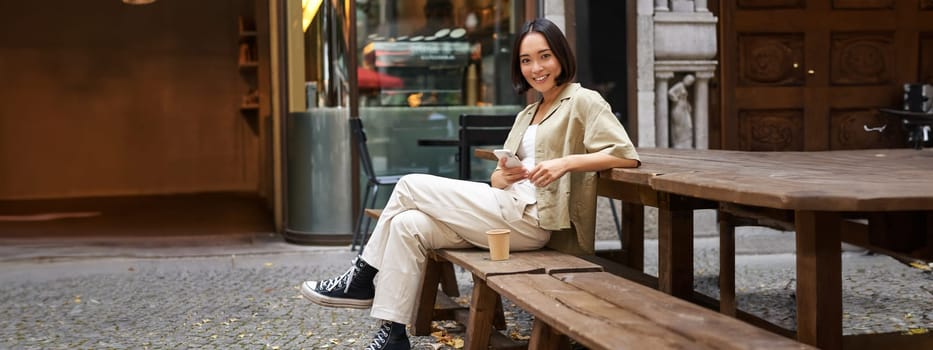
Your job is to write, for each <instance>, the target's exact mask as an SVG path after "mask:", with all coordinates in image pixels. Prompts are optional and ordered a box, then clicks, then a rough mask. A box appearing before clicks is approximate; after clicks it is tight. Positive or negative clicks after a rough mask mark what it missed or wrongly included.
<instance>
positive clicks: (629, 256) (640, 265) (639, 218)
mask: <svg viewBox="0 0 933 350" xmlns="http://www.w3.org/2000/svg"><path fill="white" fill-rule="evenodd" d="M622 252H623V253H624V256H625V261H621V263H623V264H624V265H626V266H628V267H631V268H633V269H635V270H637V271H639V272H644V271H645V206H644V205H641V204H635V203H628V202H622Z"/></svg>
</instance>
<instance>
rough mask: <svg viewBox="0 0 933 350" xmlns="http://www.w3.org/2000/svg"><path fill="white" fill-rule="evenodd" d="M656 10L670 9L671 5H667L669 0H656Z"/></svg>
mask: <svg viewBox="0 0 933 350" xmlns="http://www.w3.org/2000/svg"><path fill="white" fill-rule="evenodd" d="M654 10H655V11H670V10H671V9H670V7H667V0H654Z"/></svg>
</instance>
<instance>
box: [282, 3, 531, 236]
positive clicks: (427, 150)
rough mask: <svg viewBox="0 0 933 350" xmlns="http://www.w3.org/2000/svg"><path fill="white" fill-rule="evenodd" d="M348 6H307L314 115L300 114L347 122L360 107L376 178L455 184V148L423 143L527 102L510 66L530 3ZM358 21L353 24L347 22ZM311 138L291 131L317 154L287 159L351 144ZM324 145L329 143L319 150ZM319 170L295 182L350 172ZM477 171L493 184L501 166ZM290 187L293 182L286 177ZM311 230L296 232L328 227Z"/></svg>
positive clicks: (306, 68)
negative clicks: (429, 177) (474, 118)
mask: <svg viewBox="0 0 933 350" xmlns="http://www.w3.org/2000/svg"><path fill="white" fill-rule="evenodd" d="M349 1H355V3H353V5H355V11H354V13H353V14H352V16H353V20H350V17H351V14H348V12H350V11H352V10H353V9H354V7H351V6H349V4H348V3H347V2H346V1H328V0H324V1H321V0H318V1H314V0H306V1H303V4H302V5H303V8H304V9H305V10H304V11H303V12H304V13H305V16H310V17H306V18H304V24H305V26H303V28H302V29H303V30H304V33H303V37H304V40H303V42H304V45H305V49H304V65H303V72H302V73H300V75H299V76H301V75H303V76H304V78H305V79H304V80H305V82H304V84H303V85H304V86H305V87H306V88H307V91H306V92H303V93H302V94H301V95H302V96H307V98H308V101H307V104H306V106H307V111H308V113H303V114H301V115H298V114H296V115H295V117H301V118H309V117H310V118H314V116H315V115H325V114H329V113H330V114H333V113H332V112H331V111H335V110H338V111H339V110H342V114H343V115H346V116H347V117H348V118H349V117H355V116H350V115H349V114H352V113H353V112H350V113H347V112H348V110H350V111H354V110H355V111H356V113H357V114H358V116H359V117H360V118H361V119H362V120H363V124H364V127H365V130H366V133H367V139H368V144H369V149H370V153H371V156H372V159H373V165H374V168H375V171H376V172H377V173H378V174H405V173H430V174H435V175H440V176H446V177H453V178H456V177H457V175H458V170H457V169H458V160H457V158H456V153H457V150H456V147H430V146H420V145H418V140H422V139H433V140H436V139H456V138H457V134H458V127H459V124H458V117H459V116H460V115H461V114H513V113H517V112H518V111H519V110H520V108H521V107H522V105H523V103H524V102H523V101H524V96H519V95H517V94H516V93H515V91H514V90H513V89H512V84H511V75H510V67H509V60H510V58H511V52H510V51H511V44H512V40H513V38H514V33H515V32H516V31H517V30H518V29H519V28H520V26H521V24H522V23H523V21H524V18H522V14H524V13H525V11H524V3H525V2H524V1H522V0H349ZM354 22H355V27H353V26H351V25H350V23H354ZM350 39H355V40H350ZM354 41H355V42H354ZM349 55H355V56H354V57H348V56H349ZM354 61H355V62H356V64H353V62H354ZM351 65H353V66H354V67H352V68H351V67H350V66H351ZM353 70H355V73H356V81H355V83H352V82H350V77H351V74H349V72H352V71H353ZM292 76H294V75H292ZM292 86H294V85H292ZM292 96H296V94H292ZM351 105H352V106H351ZM293 112H294V111H293ZM331 124H332V123H331ZM295 125H298V124H295ZM311 130H314V131H311ZM293 131H295V132H296V133H300V131H299V130H293ZM306 131H307V132H308V133H309V134H307V135H298V134H295V133H293V134H292V135H290V136H289V137H301V138H303V137H307V138H310V139H311V141H310V142H306V143H300V144H307V145H308V147H309V148H312V150H310V151H309V150H307V149H295V150H289V151H288V152H290V153H294V152H311V153H313V154H326V153H327V152H324V153H321V152H318V151H317V150H316V149H333V150H337V149H341V148H342V146H340V147H338V146H336V145H333V143H334V142H340V143H343V142H346V144H349V138H350V136H349V134H348V133H347V129H344V128H335V129H334V130H317V129H311V128H308V129H306ZM345 133H346V134H345ZM335 134H340V135H344V134H345V135H346V141H341V140H339V137H334V136H333V135H335ZM324 141H327V142H329V143H331V144H323V143H322V142H324ZM295 144H299V143H295ZM293 156H294V154H293ZM332 157H333V156H331V158H330V159H329V160H328V162H330V161H332V160H333V158H332ZM346 157H348V158H349V154H347V155H346ZM290 158H293V157H291V156H290ZM294 158H297V159H309V158H307V157H305V158H302V157H294ZM314 163H315V161H314V159H311V160H310V163H309V164H308V165H307V167H306V168H307V169H309V171H310V172H311V173H310V174H307V176H304V175H301V176H297V177H299V179H298V181H304V180H301V179H300V178H301V177H310V178H314V177H322V176H324V177H337V176H340V175H339V174H343V173H347V174H348V173H349V171H348V170H347V171H344V170H343V169H338V170H336V171H335V170H333V169H330V170H328V173H327V174H319V173H318V172H319V171H318V170H320V169H324V166H323V165H324V164H314ZM487 163H488V164H487ZM340 164H341V165H343V163H342V162H341V163H340ZM473 164H474V166H473V167H472V168H473V177H474V178H477V179H479V178H486V177H488V175H489V172H490V171H491V170H492V169H493V168H494V167H495V163H494V162H489V161H478V162H474V163H473ZM315 169H318V170H315ZM292 181H296V179H295V178H291V179H289V182H292ZM312 181H313V180H312ZM313 183H321V182H319V181H313ZM333 190H334V189H333V188H331V189H328V191H330V192H333ZM310 192H311V194H310V196H312V197H317V196H316V195H315V193H317V192H320V191H317V192H315V190H314V189H313V188H312V189H311V190H310ZM387 193H388V191H386V194H387ZM321 194H323V193H321ZM289 195H296V194H295V193H290V194H289ZM348 195H349V193H348ZM383 200H384V199H381V200H380V202H382V201H383ZM377 205H381V204H377ZM319 211H320V210H319ZM340 211H341V212H343V211H344V210H342V209H341V210H340ZM311 212H312V215H311V216H312V217H318V216H316V215H313V212H314V210H313V209H312V210H311ZM327 214H328V215H330V217H331V218H333V217H341V216H343V213H331V212H329V213H327ZM302 215H306V214H302ZM313 221H318V220H313ZM305 226H307V227H306V228H304V229H301V230H300V231H319V228H323V227H324V226H322V225H321V223H318V222H310V223H308V224H307V225H305ZM343 228H344V225H338V226H327V228H326V231H329V232H339V231H343Z"/></svg>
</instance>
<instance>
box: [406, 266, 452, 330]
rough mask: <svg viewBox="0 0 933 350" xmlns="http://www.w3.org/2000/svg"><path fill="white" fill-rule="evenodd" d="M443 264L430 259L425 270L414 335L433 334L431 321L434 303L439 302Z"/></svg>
mask: <svg viewBox="0 0 933 350" xmlns="http://www.w3.org/2000/svg"><path fill="white" fill-rule="evenodd" d="M443 263H447V264H448V265H449V264H450V262H447V261H444V262H438V261H436V260H434V259H430V258H429V259H428V262H427V266H425V269H424V279H423V280H422V281H421V296H420V297H419V298H418V309H417V311H415V322H414V324H412V325H411V333H412V334H414V335H429V334H431V321H432V320H433V318H434V303H435V300H437V284H438V283H439V281H440V278H441V270H442V269H443V267H442V266H441V265H442V264H443Z"/></svg>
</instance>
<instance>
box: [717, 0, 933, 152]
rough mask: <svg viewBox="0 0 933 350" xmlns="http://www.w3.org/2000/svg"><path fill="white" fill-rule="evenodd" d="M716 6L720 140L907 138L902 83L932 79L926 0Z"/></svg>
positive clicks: (792, 145)
mask: <svg viewBox="0 0 933 350" xmlns="http://www.w3.org/2000/svg"><path fill="white" fill-rule="evenodd" d="M720 5H721V10H722V13H721V14H720V16H719V18H720V21H721V23H722V32H721V38H722V43H723V50H722V53H721V56H722V58H721V62H722V68H721V69H722V90H721V91H722V95H723V106H722V113H723V114H722V115H723V123H722V135H723V140H722V142H723V148H725V149H741V150H754V151H804V150H807V151H814V150H829V149H860V148H890V147H906V146H907V136H906V133H905V131H904V130H903V127H902V126H901V123H900V120H898V119H895V118H893V117H890V116H887V115H883V114H880V113H879V112H878V108H883V107H897V106H900V105H902V103H903V84H904V83H907V82H918V81H923V82H927V83H933V0H897V1H895V0H735V1H722V2H720Z"/></svg>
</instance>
